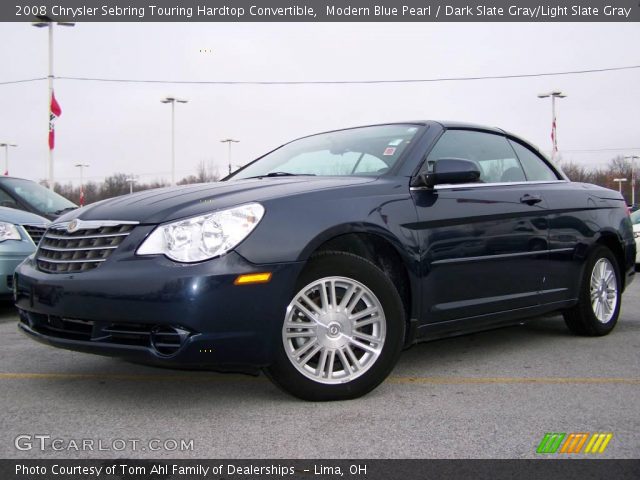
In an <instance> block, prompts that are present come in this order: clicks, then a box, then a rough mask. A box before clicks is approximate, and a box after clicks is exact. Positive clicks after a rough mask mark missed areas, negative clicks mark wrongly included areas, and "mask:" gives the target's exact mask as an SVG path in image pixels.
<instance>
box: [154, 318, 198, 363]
mask: <svg viewBox="0 0 640 480" xmlns="http://www.w3.org/2000/svg"><path fill="white" fill-rule="evenodd" d="M190 335H191V332H189V331H188V330H185V329H184V328H181V327H177V326H173V325H156V326H155V327H153V329H152V330H151V336H150V339H151V347H152V348H153V349H154V350H155V352H156V353H157V354H158V355H160V356H163V357H168V356H171V355H174V354H176V353H177V352H178V350H180V348H182V345H184V343H185V342H186V341H187V339H188V338H189V336H190Z"/></svg>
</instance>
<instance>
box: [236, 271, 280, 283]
mask: <svg viewBox="0 0 640 480" xmlns="http://www.w3.org/2000/svg"><path fill="white" fill-rule="evenodd" d="M269 280H271V272H265V273H246V274H244V275H238V277H237V278H236V279H235V280H234V282H233V284H234V285H250V284H252V283H267V282H268V281H269Z"/></svg>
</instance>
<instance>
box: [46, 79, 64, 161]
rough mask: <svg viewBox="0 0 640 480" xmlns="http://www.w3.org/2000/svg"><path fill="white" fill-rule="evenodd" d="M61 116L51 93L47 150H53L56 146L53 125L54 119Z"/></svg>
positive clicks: (54, 97)
mask: <svg viewBox="0 0 640 480" xmlns="http://www.w3.org/2000/svg"><path fill="white" fill-rule="evenodd" d="M60 115H62V109H61V108H60V105H59V104H58V101H57V100H56V96H55V94H54V93H53V91H52V92H51V106H50V108H49V150H53V147H55V144H56V131H55V126H54V123H55V121H56V118H58V117H59V116H60Z"/></svg>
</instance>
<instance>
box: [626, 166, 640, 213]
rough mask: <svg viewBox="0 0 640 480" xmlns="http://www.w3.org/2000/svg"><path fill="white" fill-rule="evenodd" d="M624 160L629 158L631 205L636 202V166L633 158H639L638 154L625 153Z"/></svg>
mask: <svg viewBox="0 0 640 480" xmlns="http://www.w3.org/2000/svg"><path fill="white" fill-rule="evenodd" d="M624 158H625V160H627V159H628V160H631V206H635V204H636V168H635V167H636V166H635V160H636V159H637V158H640V157H639V156H638V155H625V157H624Z"/></svg>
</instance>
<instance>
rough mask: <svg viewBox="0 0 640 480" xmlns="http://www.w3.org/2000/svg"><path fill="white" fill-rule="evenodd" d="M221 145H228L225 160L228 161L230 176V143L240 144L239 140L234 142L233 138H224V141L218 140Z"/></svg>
mask: <svg viewBox="0 0 640 480" xmlns="http://www.w3.org/2000/svg"><path fill="white" fill-rule="evenodd" d="M220 142H221V143H226V144H227V145H229V153H228V156H227V159H228V161H229V175H231V144H232V143H240V140H234V139H233V138H225V139H224V140H220Z"/></svg>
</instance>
